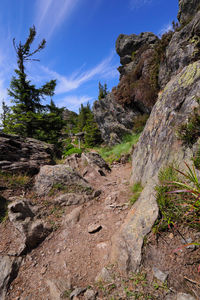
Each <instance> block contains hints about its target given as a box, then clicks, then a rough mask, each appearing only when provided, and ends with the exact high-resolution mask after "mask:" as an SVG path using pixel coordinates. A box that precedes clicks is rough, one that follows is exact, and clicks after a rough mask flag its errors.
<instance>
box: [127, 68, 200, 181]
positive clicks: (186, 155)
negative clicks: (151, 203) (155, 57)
mask: <svg viewBox="0 0 200 300" xmlns="http://www.w3.org/2000/svg"><path fill="white" fill-rule="evenodd" d="M199 70H200V62H194V63H193V64H190V65H189V66H187V67H185V68H184V69H183V70H182V71H181V72H180V73H179V74H178V75H177V76H176V77H175V78H173V79H172V80H171V81H170V82H169V83H168V84H167V86H166V87H165V89H164V91H163V92H162V94H160V97H159V98H158V100H157V102H156V104H155V106H154V107H153V110H152V112H151V115H150V117H149V119H148V121H147V124H146V126H145V128H144V130H143V133H142V135H141V136H140V139H139V142H138V143H137V145H136V147H135V149H134V151H133V156H132V161H133V163H132V167H133V175H132V181H133V182H138V181H141V183H142V185H145V184H146V182H148V180H149V179H151V178H153V177H157V175H158V172H159V169H160V168H161V167H162V166H165V165H168V164H170V163H172V162H174V161H176V162H177V164H178V163H180V167H181V164H183V161H184V160H185V161H188V162H191V157H192V149H189V148H185V147H183V146H182V142H181V141H180V140H178V139H177V135H176V132H177V129H178V126H179V125H180V124H182V123H183V122H185V121H186V120H187V118H188V116H189V115H190V114H191V112H192V111H193V109H194V108H195V107H197V106H198V103H197V101H196V98H198V97H200V92H199V91H200V71H199ZM144 145H145V147H144Z"/></svg>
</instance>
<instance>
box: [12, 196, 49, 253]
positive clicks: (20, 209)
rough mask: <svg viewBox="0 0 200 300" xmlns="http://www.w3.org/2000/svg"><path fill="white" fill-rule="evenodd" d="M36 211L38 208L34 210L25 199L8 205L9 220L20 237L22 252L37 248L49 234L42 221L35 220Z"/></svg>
mask: <svg viewBox="0 0 200 300" xmlns="http://www.w3.org/2000/svg"><path fill="white" fill-rule="evenodd" d="M37 211H38V208H37V207H35V208H34V207H33V205H32V203H31V202H30V201H28V200H27V199H23V200H16V201H14V202H12V203H11V204H9V205H8V217H9V220H10V222H12V224H13V225H14V227H15V228H16V229H17V230H18V231H19V232H20V233H21V235H22V240H23V243H24V247H22V248H23V250H22V252H26V251H30V250H31V249H33V248H35V247H37V246H38V244H40V243H41V242H42V241H43V240H44V239H45V238H46V237H47V236H48V235H49V233H50V232H51V230H50V228H49V227H47V226H46V225H45V224H44V222H43V221H41V220H37V215H36V212H37Z"/></svg>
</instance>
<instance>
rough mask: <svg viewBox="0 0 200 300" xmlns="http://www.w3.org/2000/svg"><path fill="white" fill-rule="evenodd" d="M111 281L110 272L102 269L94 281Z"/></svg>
mask: <svg viewBox="0 0 200 300" xmlns="http://www.w3.org/2000/svg"><path fill="white" fill-rule="evenodd" d="M112 280H113V278H112V274H111V272H109V270H108V269H107V268H105V267H104V268H102V270H101V271H100V272H99V274H97V276H96V278H95V281H96V282H98V281H103V282H111V281H112Z"/></svg>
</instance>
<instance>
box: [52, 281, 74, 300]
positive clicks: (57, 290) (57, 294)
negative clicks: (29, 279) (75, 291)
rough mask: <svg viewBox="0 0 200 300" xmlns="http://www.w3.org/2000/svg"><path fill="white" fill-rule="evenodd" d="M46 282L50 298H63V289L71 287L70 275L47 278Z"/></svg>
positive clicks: (55, 299)
mask: <svg viewBox="0 0 200 300" xmlns="http://www.w3.org/2000/svg"><path fill="white" fill-rule="evenodd" d="M46 284H47V285H48V287H49V291H50V299H51V300H61V299H64V297H63V295H64V294H65V291H68V290H70V289H71V288H72V284H71V277H70V276H66V275H63V276H62V277H57V278H55V279H47V280H46Z"/></svg>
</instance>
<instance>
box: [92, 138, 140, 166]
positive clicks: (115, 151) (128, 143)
mask: <svg viewBox="0 0 200 300" xmlns="http://www.w3.org/2000/svg"><path fill="white" fill-rule="evenodd" d="M139 137H140V133H133V134H132V135H127V136H125V137H124V139H123V142H122V143H121V144H118V145H115V146H113V147H101V148H98V149H97V148H96V150H97V151H98V152H99V154H100V155H101V156H102V157H103V159H104V160H105V161H106V162H107V163H109V164H112V163H113V162H114V161H120V159H121V157H122V156H124V155H129V154H131V151H132V147H133V146H134V145H135V144H136V143H137V142H138V140H139Z"/></svg>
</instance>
